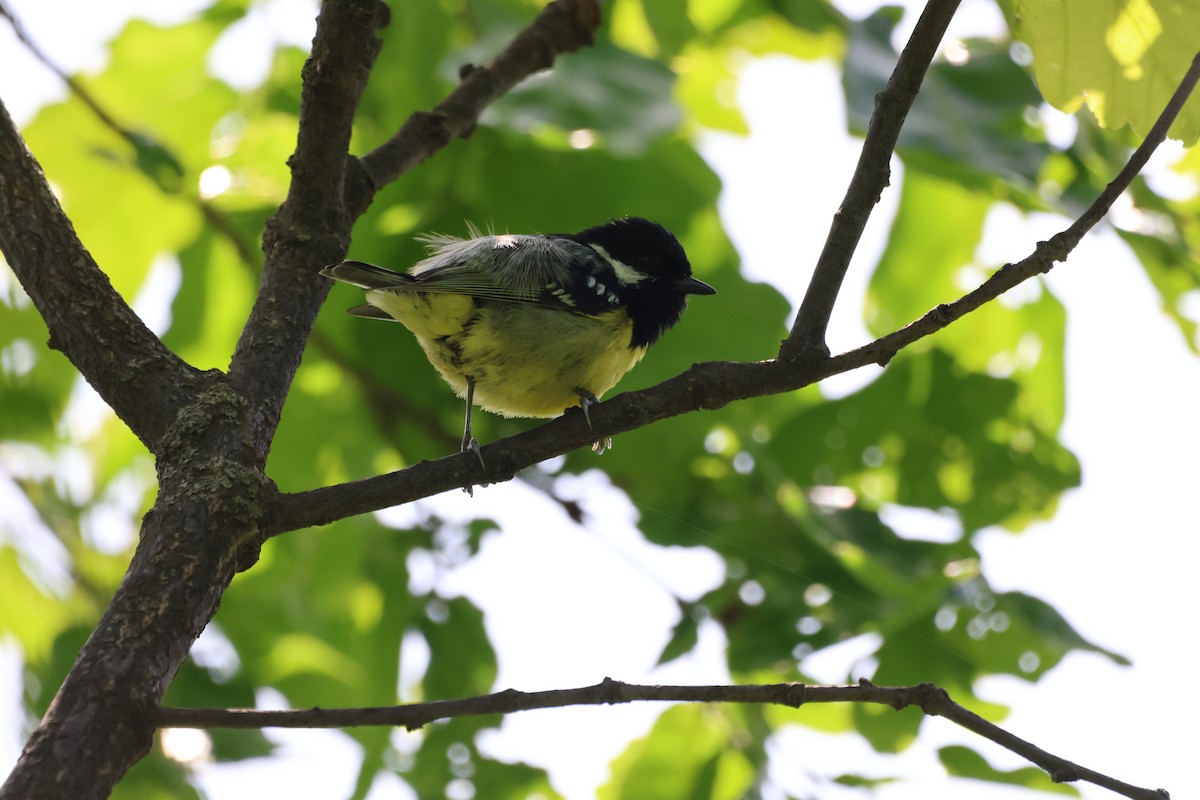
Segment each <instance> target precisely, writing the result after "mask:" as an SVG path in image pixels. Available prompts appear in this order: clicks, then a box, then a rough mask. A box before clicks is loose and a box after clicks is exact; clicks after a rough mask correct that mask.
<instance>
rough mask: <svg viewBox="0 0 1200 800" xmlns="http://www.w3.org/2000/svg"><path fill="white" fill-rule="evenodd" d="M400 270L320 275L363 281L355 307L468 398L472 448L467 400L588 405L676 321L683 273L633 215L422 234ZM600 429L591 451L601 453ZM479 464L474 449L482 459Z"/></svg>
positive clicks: (682, 264) (490, 407)
mask: <svg viewBox="0 0 1200 800" xmlns="http://www.w3.org/2000/svg"><path fill="white" fill-rule="evenodd" d="M421 241H422V242H423V243H424V244H425V245H426V246H427V247H428V248H429V257H428V258H426V259H425V260H423V261H421V262H420V263H418V264H417V265H416V266H414V267H413V268H412V270H411V271H410V272H409V273H408V274H403V273H399V272H393V271H392V270H389V269H384V268H383V267H376V266H373V265H371V264H365V263H363V262H361V261H344V262H342V263H341V264H337V265H335V266H330V267H326V268H325V269H323V270H321V274H322V275H325V276H326V277H329V278H332V279H334V280H336V281H341V282H343V283H349V284H352V285H354V286H357V287H359V288H361V289H364V290H366V300H367V305H364V306H358V307H356V308H352V309H350V313H351V314H353V315H355V316H359V317H369V318H372V319H384V320H394V321H396V322H399V323H400V324H401V325H403V326H404V327H406V328H408V329H409V330H410V331H412V333H413V334H414V335H415V336H416V337H417V341H418V342H419V343H420V345H421V348H422V349H423V350H424V351H425V355H426V356H428V358H429V361H430V363H431V364H433V366H434V367H435V368H436V369H437V371H438V372H439V373H441V376H442V377H443V378H444V379H445V380H446V383H448V384H450V387H451V388H452V389H454V391H455V393H456V394H457V395H458V396H459V397H463V398H465V399H466V401H467V413H466V425H465V430H464V432H463V439H462V450H463V452H466V451H468V450H471V451H474V452H475V453H476V454H477V455H478V454H479V442H478V441H477V440H476V439H475V437H474V436H472V434H471V407H472V406H473V405H478V406H479V407H480V408H482V409H484V410H486V411H491V412H492V413H495V414H500V415H501V416H505V417H553V416H557V415H559V414H561V413H562V412H563V411H565V410H566V409H568V408H571V407H573V406H576V405H578V406H580V407H581V408H582V409H583V413H584V416H585V418H586V419H587V423H588V426H589V427H590V426H591V417H590V416H589V415H588V409H589V407H591V406H592V405H593V404H595V403H597V402H599V398H600V396H601V395H602V394H604V393H605V392H606V391H608V390H609V389H611V388H612V387H613V386H614V385H615V384H616V383H617V381H619V380H620V379H621V377H622V376H624V375H625V373H626V372H628V371H629V370H630V369H631V368H632V367H633V365H634V364H636V363H638V361H640V360H641V358H642V356H643V355H645V353H646V348H648V347H649V346H650V345H651V344H653V343H654V342H655V341H656V340H657V339H658V338H659V337H660V336H661V335H662V334H663V333H664V332H665V331H666V330H667V329H668V328H670V327H671V326H672V325H674V324H675V323H676V322H678V321H679V317H680V315H681V314H682V313H683V310H684V308H686V307H687V296H688V295H689V294H716V290H715V289H713V288H712V287H711V286H709V285H708V284H706V283H704V282H703V281H699V280H697V279H695V278H693V277H692V269H691V265H690V264H689V263H688V258H687V254H686V253H684V251H683V247H682V245H680V244H679V241H678V240H677V239H676V238H675V236H674V235H672V234H671V232H670V231H668V230H667V229H666V228H664V227H663V226H662V225H659V224H657V223H655V222H650V221H649V220H645V219H641V218H640V217H625V218H623V219H615V220H612V221H610V222H607V223H605V224H603V225H598V226H596V227H594V228H588V229H587V230H585V231H581V232H580V233H574V234H561V233H556V234H528V235H513V234H500V235H482V234H480V232H479V231H478V230H476V229H475V228H473V227H472V228H470V238H467V239H460V238H457V237H453V236H443V235H428V236H423V237H421ZM610 445H611V442H610V441H608V440H607V439H606V440H604V441H600V442H597V443H596V445H595V446H594V448H593V449H595V450H597V452H603V451H604V449H605V448H606V447H608V446H610ZM480 463H481V464H482V457H481V458H480Z"/></svg>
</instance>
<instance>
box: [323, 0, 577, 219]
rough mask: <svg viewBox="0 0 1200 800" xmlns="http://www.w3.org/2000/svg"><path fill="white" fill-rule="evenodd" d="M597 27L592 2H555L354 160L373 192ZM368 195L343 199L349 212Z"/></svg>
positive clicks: (466, 130) (469, 127) (464, 132)
mask: <svg viewBox="0 0 1200 800" xmlns="http://www.w3.org/2000/svg"><path fill="white" fill-rule="evenodd" d="M599 25H600V6H599V3H598V2H597V0H555V2H552V3H550V4H549V5H547V6H546V7H545V8H544V9H542V12H541V13H540V14H539V15H538V17H537V19H535V20H534V21H533V22H532V23H531V24H530V25H529V26H528V27H527V28H525V30H523V31H521V32H520V33H519V34H517V36H516V37H515V38H514V39H513V40H512V42H510V43H509V45H508V46H507V47H506V48H504V50H503V51H502V52H501V53H500V54H499V55H498V56H496V57H495V58H494V59H492V61H491V62H490V63H488V64H487V65H485V66H482V67H479V66H468V67H464V68H463V71H462V83H460V84H459V85H458V87H457V88H456V89H455V90H454V91H453V92H451V93H450V94H449V95H448V96H447V97H446V99H445V100H443V101H442V102H441V103H438V105H437V106H436V107H435V108H434V109H432V110H431V111H421V112H417V113H415V114H413V115H412V116H411V117H409V118H408V120H407V121H406V122H405V123H404V125H403V127H401V128H400V130H399V131H397V132H396V134H395V135H394V136H392V137H391V138H390V139H389V140H388V141H387V142H385V143H384V144H382V145H380V146H379V147H377V148H375V150H373V151H371V152H370V153H368V154H367V155H365V156H363V157H362V158H361V159H359V164H360V165H361V167H362V169H363V171H364V172H365V174H366V175H367V177H368V178H369V181H370V190H371V191H378V190H380V189H382V188H383V187H384V186H386V185H387V184H389V183H391V182H392V181H394V180H396V178H398V177H400V176H401V175H403V174H404V173H405V172H407V171H408V170H410V169H412V168H413V167H415V166H416V165H417V164H420V163H421V162H422V161H424V160H425V159H427V158H429V157H430V156H431V155H433V154H434V153H436V152H437V151H438V150H440V149H441V148H443V147H445V146H446V145H447V144H449V143H450V142H451V141H453V140H454V139H456V138H460V137H466V136H468V135H470V133H471V131H473V130H474V129H475V126H476V124H477V123H478V122H479V115H480V114H482V113H483V110H484V109H485V108H487V107H488V106H489V105H490V104H491V103H493V102H494V101H495V100H497V99H498V98H500V97H503V96H504V95H505V94H507V93H508V92H509V90H511V89H512V88H513V87H514V86H516V85H517V84H518V83H520V82H521V81H523V80H525V79H526V78H528V77H529V76H530V75H532V74H534V73H535V72H540V71H542V70H546V69H549V68H550V67H551V66H553V64H554V60H555V59H556V58H557V57H558V56H560V55H562V54H564V53H570V52H573V51H575V50H579V49H580V48H583V47H587V46H589V45H591V44H592V41H593V37H594V35H595V32H596V29H597V28H598V27H599ZM369 201H370V196H369V195H368V196H364V197H358V198H356V197H348V198H347V204H348V205H349V207H350V208H351V212H352V213H356V212H358V209H359V208H360V207H365V206H364V205H363V203H366V202H369Z"/></svg>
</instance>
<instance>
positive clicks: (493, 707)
mask: <svg viewBox="0 0 1200 800" xmlns="http://www.w3.org/2000/svg"><path fill="white" fill-rule="evenodd" d="M632 702H675V703H768V704H773V705H783V706H788V707H790V708H800V707H801V706H804V705H810V704H813V703H873V704H876V705H885V706H891V707H892V708H894V709H896V710H897V711H899V710H900V709H903V708H907V707H909V706H914V707H916V708H919V709H921V711H922V712H924V713H925V714H926V715H928V716H931V717H945V718H946V719H948V720H950V721H951V722H953V723H955V724H957V725H960V726H962V727H963V728H966V729H967V730H969V731H971V732H973V733H976V734H978V735H980V736H982V737H983V738H985V739H990V740H991V741H993V742H995V743H996V744H998V745H1000V746H1001V747H1004V748H1007V749H1008V750H1011V751H1012V752H1014V753H1016V754H1017V755H1019V756H1021V757H1023V758H1025V759H1027V760H1029V761H1030V762H1032V763H1034V764H1037V765H1038V766H1039V767H1041V768H1042V769H1044V770H1045V771H1046V772H1047V773H1048V774H1049V775H1050V778H1051V779H1052V780H1053V781H1055V782H1056V783H1067V782H1074V781H1087V782H1089V783H1094V784H1096V785H1097V786H1102V787H1104V788H1106V789H1110V790H1112V791H1113V792H1116V793H1117V794H1120V795H1124V796H1125V797H1132V798H1136V799H1137V800H1167V798H1169V795H1168V794H1167V793H1166V792H1165V791H1164V790H1162V789H1143V788H1140V787H1137V786H1132V785H1130V784H1127V783H1124V782H1122V781H1118V780H1116V779H1114V778H1110V777H1109V776H1107V775H1103V774H1101V773H1099V772H1096V771H1095V770H1091V769H1088V768H1086V767H1081V766H1079V765H1078V764H1074V763H1072V762H1070V761H1067V760H1066V759H1064V758H1060V757H1059V756H1056V755H1054V754H1052V753H1048V752H1046V751H1045V750H1042V749H1041V748H1039V747H1037V746H1035V745H1033V744H1030V743H1029V742H1027V741H1025V740H1024V739H1021V738H1019V737H1017V736H1014V735H1013V734H1011V733H1009V732H1008V731H1006V730H1004V729H1003V728H1000V727H999V726H997V725H994V724H993V723H991V722H988V721H987V720H985V719H984V718H983V717H980V716H979V715H978V714H975V713H973V712H971V711H968V710H967V709H966V708H964V707H962V706H961V705H959V704H958V703H956V702H954V701H953V700H951V699H950V695H949V694H947V693H946V691H945V690H944V689H940V688H938V687H937V686H934V685H932V684H928V683H922V684H918V685H916V686H876V685H875V684H873V683H871V682H870V681H867V680H862V681H859V683H858V684H856V685H851V686H807V685H805V684H802V683H779V684H772V685H759V686H643V685H638V684H630V683H624V682H621V681H614V680H612V679H611V678H605V679H604V680H603V681H602V682H601V683H597V684H595V685H594V686H584V687H580V688H577V689H555V690H550V691H544V692H519V691H516V690H514V689H508V690H506V691H503V692H497V693H495V694H488V695H481V696H478V697H469V698H465V699H462V700H441V701H435V702H431V703H413V704H411V705H403V706H385V707H375V708H338V709H327V708H311V709H304V710H295V711H256V710H254V709H199V708H196V709H193V708H160V709H158V712H157V713H156V715H155V721H156V722H157V724H158V725H159V727H164V728H165V727H188V728H268V727H274V728H350V727H357V726H365V725H392V726H398V727H403V728H406V729H408V730H414V729H416V728H420V727H423V726H425V725H428V724H429V723H431V722H433V721H435V720H440V719H454V718H458V717H473V716H485V715H492V714H511V713H514V712H516V711H529V710H532V709H539V708H564V707H566V706H581V705H614V704H617V703H632Z"/></svg>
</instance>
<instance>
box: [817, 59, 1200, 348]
mask: <svg viewBox="0 0 1200 800" xmlns="http://www.w3.org/2000/svg"><path fill="white" fill-rule="evenodd" d="M1198 81H1200V53H1197V54H1196V56H1195V57H1194V58H1193V59H1192V65H1191V67H1190V68H1189V69H1188V71H1187V73H1186V74H1185V75H1184V76H1183V80H1181V81H1180V82H1179V87H1178V88H1177V89H1176V90H1175V94H1173V95H1172V96H1171V99H1170V101H1168V103H1167V105H1166V107H1165V108H1164V109H1163V112H1162V114H1160V115H1159V117H1158V120H1157V121H1156V122H1155V123H1154V126H1153V127H1151V128H1150V132H1149V133H1147V134H1146V138H1145V140H1144V141H1143V142H1142V143H1141V145H1139V146H1138V148H1137V149H1136V150H1134V152H1133V155H1131V156H1130V157H1129V161H1128V162H1126V164H1125V166H1124V167H1123V168H1122V169H1121V171H1120V172H1119V173H1117V177H1115V178H1113V180H1112V182H1111V183H1109V184H1108V186H1106V187H1104V191H1103V192H1101V193H1100V195H1099V196H1098V197H1097V198H1096V200H1095V201H1094V202H1093V203H1092V204H1091V205H1090V206H1088V208H1087V210H1086V211H1085V212H1083V214H1082V215H1081V216H1080V217H1079V219H1077V220H1075V221H1074V222H1072V223H1071V224H1070V225H1069V226H1068V227H1067V228H1065V229H1064V230H1062V231H1060V232H1059V233H1056V234H1055V235H1054V236H1051V237H1050V238H1049V239H1048V240H1047V241H1044V242H1038V245H1037V247H1036V248H1034V251H1033V252H1032V253H1031V254H1030V255H1029V256H1027V257H1026V258H1024V259H1022V260H1021V261H1018V262H1016V263H1014V264H1005V265H1004V266H1003V267H1001V268H1000V269H998V270H996V272H995V274H993V275H992V277H990V278H988V279H987V280H986V281H984V282H983V283H982V284H981V285H979V286H978V287H976V288H975V289H974V290H973V291H971V292H969V293H967V294H966V295H964V296H962V297H960V298H959V299H958V300H955V301H954V302H952V303H945V304H943V305H940V306H938V307H937V308H934V309H932V310H931V311H929V312H928V313H926V314H925V315H924V316H922V317H921V318H920V319H918V320H915V321H913V322H911V323H909V324H908V325H905V326H904V327H903V328H901V329H899V330H897V331H893V332H892V333H889V334H887V335H886V336H882V337H880V338H878V339H876V340H875V341H873V342H871V343H870V344H867V345H864V346H862V347H859V348H857V349H855V350H851V351H849V352H847V353H843V354H842V355H839V356H837V357H836V358H835V359H834V361H835V362H838V363H840V364H842V365H843V370H840V371H844V369H853V368H854V367H858V366H862V365H863V364H872V363H874V364H879V365H881V366H882V365H884V364H886V363H887V362H888V361H889V360H890V359H891V358H892V357H893V356H894V355H895V354H896V353H897V352H899V351H900V350H902V349H903V348H905V347H907V346H909V345H910V344H912V343H913V342H915V341H917V340H918V339H923V338H924V337H926V336H928V335H929V334H931V333H935V332H937V331H939V330H941V329H942V328H944V327H946V326H947V325H949V324H950V323H951V322H953V321H954V320H956V319H958V318H960V317H962V316H964V315H965V314H969V313H970V312H972V311H974V310H975V309H977V308H979V307H980V306H982V305H983V304H984V303H987V302H989V301H991V300H994V299H996V298H997V297H999V296H1000V295H1002V294H1003V293H1004V292H1006V291H1008V290H1009V289H1011V288H1013V287H1014V286H1016V285H1017V284H1019V283H1021V282H1022V281H1025V280H1028V279H1029V278H1032V277H1033V276H1034V275H1040V274H1042V273H1045V272H1049V271H1050V270H1051V269H1052V268H1053V267H1054V264H1055V262H1058V261H1066V259H1067V256H1069V255H1070V254H1071V251H1073V250H1074V249H1075V247H1076V246H1077V245H1078V244H1079V242H1080V240H1082V239H1083V237H1084V235H1085V234H1086V233H1087V232H1088V231H1090V230H1091V229H1092V228H1094V227H1095V226H1096V224H1097V223H1098V222H1099V221H1100V220H1102V219H1103V218H1104V217H1105V215H1107V214H1108V211H1109V209H1110V208H1112V204H1113V203H1114V202H1116V200H1117V198H1118V197H1120V196H1121V194H1122V193H1123V192H1124V191H1125V190H1126V189H1128V188H1129V185H1130V184H1131V183H1132V182H1133V179H1134V178H1135V177H1137V175H1138V173H1140V172H1141V171H1142V168H1143V167H1145V166H1146V162H1147V161H1149V160H1150V156H1151V155H1152V154H1153V153H1154V151H1155V149H1157V147H1158V146H1159V145H1160V144H1162V142H1163V140H1164V139H1165V138H1166V137H1167V131H1168V130H1169V129H1170V127H1171V124H1172V123H1173V122H1174V121H1175V118H1176V117H1177V116H1178V115H1179V112H1180V111H1181V110H1182V109H1183V106H1184V104H1185V103H1186V102H1187V99H1188V97H1189V96H1190V95H1191V93H1192V91H1193V90H1194V89H1195V87H1196V83H1197V82H1198Z"/></svg>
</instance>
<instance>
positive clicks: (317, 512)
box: [268, 54, 1200, 536]
mask: <svg viewBox="0 0 1200 800" xmlns="http://www.w3.org/2000/svg"><path fill="white" fill-rule="evenodd" d="M1198 80H1200V54H1197V56H1196V58H1195V59H1194V60H1193V61H1192V66H1191V69H1189V70H1188V72H1187V74H1186V75H1185V76H1184V77H1183V79H1182V81H1181V82H1180V84H1179V88H1178V89H1177V90H1176V92H1175V95H1174V96H1173V97H1172V98H1171V101H1170V102H1169V103H1168V104H1167V107H1166V108H1165V109H1163V112H1162V114H1161V115H1160V116H1159V119H1158V121H1157V122H1156V123H1155V124H1154V127H1152V128H1151V129H1150V133H1149V134H1148V135H1147V137H1146V140H1145V141H1144V142H1142V144H1141V146H1140V147H1138V149H1137V150H1136V151H1135V152H1134V153H1133V155H1132V156H1131V157H1130V159H1129V163H1128V164H1126V166H1125V167H1124V168H1123V169H1122V170H1121V172H1120V173H1119V174H1118V175H1117V177H1116V178H1115V179H1114V180H1113V181H1112V183H1110V184H1109V185H1108V187H1107V188H1105V190H1104V191H1103V192H1102V193H1101V195H1100V196H1099V197H1098V198H1097V199H1096V201H1095V202H1094V203H1093V204H1092V205H1091V207H1089V208H1088V210H1087V211H1086V212H1085V213H1084V215H1083V216H1081V217H1080V218H1079V219H1078V220H1076V221H1075V222H1073V223H1072V224H1071V225H1070V226H1069V227H1067V228H1066V229H1065V230H1063V231H1062V232H1061V233H1059V234H1057V235H1055V236H1053V237H1051V239H1050V240H1049V241H1048V242H1043V243H1040V244H1038V246H1037V247H1036V248H1035V249H1034V251H1033V253H1032V254H1031V255H1030V256H1029V257H1028V258H1026V259H1024V260H1022V261H1019V262H1017V263H1015V264H1006V265H1005V266H1003V267H1002V268H1000V269H999V270H998V271H997V272H996V274H995V275H993V276H992V277H991V278H989V279H988V280H987V281H986V282H984V283H983V284H982V285H981V286H979V287H978V288H976V289H975V290H974V291H972V292H970V293H968V294H967V295H965V296H963V297H961V298H959V299H958V300H955V301H954V302H952V303H948V304H944V305H940V306H938V307H937V308H935V309H933V310H932V311H930V312H929V313H927V314H926V315H924V316H923V317H921V318H920V319H918V320H916V321H915V322H912V323H910V324H909V325H907V326H905V327H903V328H901V329H899V330H897V331H894V332H892V333H889V334H887V335H885V336H882V337H880V338H879V339H876V340H875V341H873V342H871V343H869V344H866V345H864V346H862V347H859V348H857V349H855V350H850V351H848V352H846V353H842V354H841V355H838V356H835V357H833V358H806V359H801V360H795V361H791V360H783V359H778V360H773V361H759V362H755V363H737V362H729V361H710V362H707V363H704V364H696V365H694V366H692V367H691V368H690V369H688V370H687V371H686V372H684V373H682V374H681V375H677V376H675V377H674V378H671V379H669V380H667V381H664V382H663V383H660V384H658V385H657V386H653V387H651V388H649V389H644V390H642V391H637V392H629V393H626V394H622V395H617V396H616V397H613V398H612V399H609V400H605V401H604V402H603V403H601V404H599V405H598V406H596V407H594V408H593V409H592V410H591V426H590V427H589V426H588V425H587V424H586V423H585V422H584V420H583V417H582V415H581V414H566V415H564V416H563V417H561V418H559V419H557V420H553V421H551V422H548V423H546V424H544V425H541V426H539V427H537V428H535V429H533V430H531V431H527V432H525V433H521V434H518V435H517V436H512V437H509V438H508V439H504V440H502V441H500V442H495V443H492V444H489V445H484V447H483V450H482V455H483V460H484V463H485V464H486V465H487V466H486V468H485V469H483V470H481V469H480V467H479V463H478V460H477V458H476V457H475V456H474V454H470V453H467V454H458V455H454V456H448V457H447V458H443V459H439V460H438V461H426V462H422V463H420V464H415V465H413V466H411V467H409V468H407V469H405V470H402V471H399V472H393V473H390V474H388V475H379V476H376V477H373V478H367V479H364V480H359V481H353V482H350V483H343V484H338V485H336V486H328V487H324V488H320V489H313V490H311V491H307V492H300V493H298V494H290V495H281V496H279V497H278V498H276V503H277V504H276V506H275V508H274V510H273V513H272V514H271V515H270V520H271V521H270V522H269V523H268V525H269V530H268V534H269V535H272V536H274V535H278V534H280V533H286V532H287V531H292V530H298V529H300V528H305V527H308V526H311V525H326V524H328V523H330V522H334V521H336V520H338V519H341V518H343V517H346V516H351V515H353V514H363V513H368V512H371V511H378V510H379V509H382V508H388V507H390V506H393V505H399V504H401V503H406V502H409V501H411V500H415V499H418V498H421V497H426V496H428V495H430V494H433V493H435V492H440V491H445V490H447V489H453V488H455V487H460V486H464V485H466V484H468V483H472V482H474V483H498V482H500V481H504V480H508V479H510V478H512V476H513V475H515V474H516V473H517V472H518V471H519V470H522V469H524V468H526V467H529V466H531V465H533V464H536V463H538V462H539V461H543V460H545V459H547V458H551V457H553V456H556V455H561V454H563V453H567V452H570V451H572V450H575V449H578V448H580V447H583V446H585V445H587V444H588V443H589V442H593V441H595V439H596V437H597V436H615V435H617V434H619V433H624V432H626V431H630V430H634V429H636V428H640V427H642V426H644V425H648V424H650V423H651V422H655V421H657V420H660V419H665V418H667V417H673V416H678V415H680V414H686V413H689V412H692V411H698V410H700V409H717V408H722V407H723V406H726V405H728V404H729V403H732V402H734V401H737V400H744V399H747V398H750V397H760V396H764V395H770V394H779V393H782V392H791V391H795V390H796V389H800V388H802V387H804V386H808V385H809V384H812V383H816V382H818V381H820V380H823V379H825V378H828V377H829V376H831V375H838V374H841V373H843V372H848V371H849V370H852V369H857V368H858V367H862V366H866V365H867V364H880V365H882V364H886V363H887V362H888V360H890V359H891V358H892V356H894V355H895V354H896V353H897V352H898V351H899V350H901V349H903V348H904V347H907V346H908V345H910V344H912V343H913V342H915V341H917V340H919V339H922V338H924V337H926V336H929V335H930V334H933V333H936V332H937V331H940V330H941V329H943V328H945V327H946V326H947V325H949V324H950V323H952V322H953V321H954V320H956V319H958V318H960V317H962V316H963V315H964V314H967V313H969V312H970V311H973V310H974V309H976V308H978V307H980V306H981V305H983V304H984V303H986V302H988V301H989V300H992V299H995V298H996V297H998V296H1000V295H1001V294H1003V293H1004V292H1005V291H1007V290H1008V289H1011V288H1012V287H1013V286H1016V285H1017V284H1018V283H1020V282H1022V281H1024V280H1027V279H1029V278H1031V277H1033V276H1034V275H1038V274H1041V273H1043V272H1047V271H1048V270H1050V268H1051V267H1052V266H1053V265H1054V262H1055V261H1062V260H1065V259H1066V257H1067V256H1068V255H1069V254H1070V252H1071V251H1072V250H1073V249H1074V247H1075V246H1076V245H1077V244H1078V243H1079V240H1080V239H1081V238H1082V237H1083V235H1084V234H1085V233H1087V231H1089V230H1090V229H1091V228H1092V227H1093V226H1095V224H1096V223H1097V222H1098V221H1099V220H1100V219H1101V218H1103V216H1104V214H1105V213H1107V211H1108V209H1109V207H1110V206H1111V205H1112V203H1113V201H1114V200H1115V199H1116V198H1117V197H1118V196H1120V194H1121V192H1123V191H1124V190H1125V189H1126V188H1127V187H1128V186H1129V184H1130V182H1131V181H1132V180H1133V178H1134V177H1135V176H1136V175H1137V172H1138V170H1139V169H1140V168H1141V167H1142V166H1144V165H1145V163H1146V160H1147V159H1148V158H1149V157H1150V154H1151V153H1152V152H1153V151H1154V150H1155V148H1157V147H1158V145H1159V144H1161V143H1162V140H1163V139H1164V138H1165V136H1166V132H1167V129H1168V128H1170V126H1171V123H1172V122H1173V121H1174V120H1175V117H1176V116H1177V115H1178V114H1179V111H1180V109H1181V108H1182V107H1183V104H1184V102H1185V101H1186V100H1187V98H1188V96H1189V95H1190V94H1191V92H1192V90H1193V89H1194V87H1195V85H1196V83H1197V81H1198Z"/></svg>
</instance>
